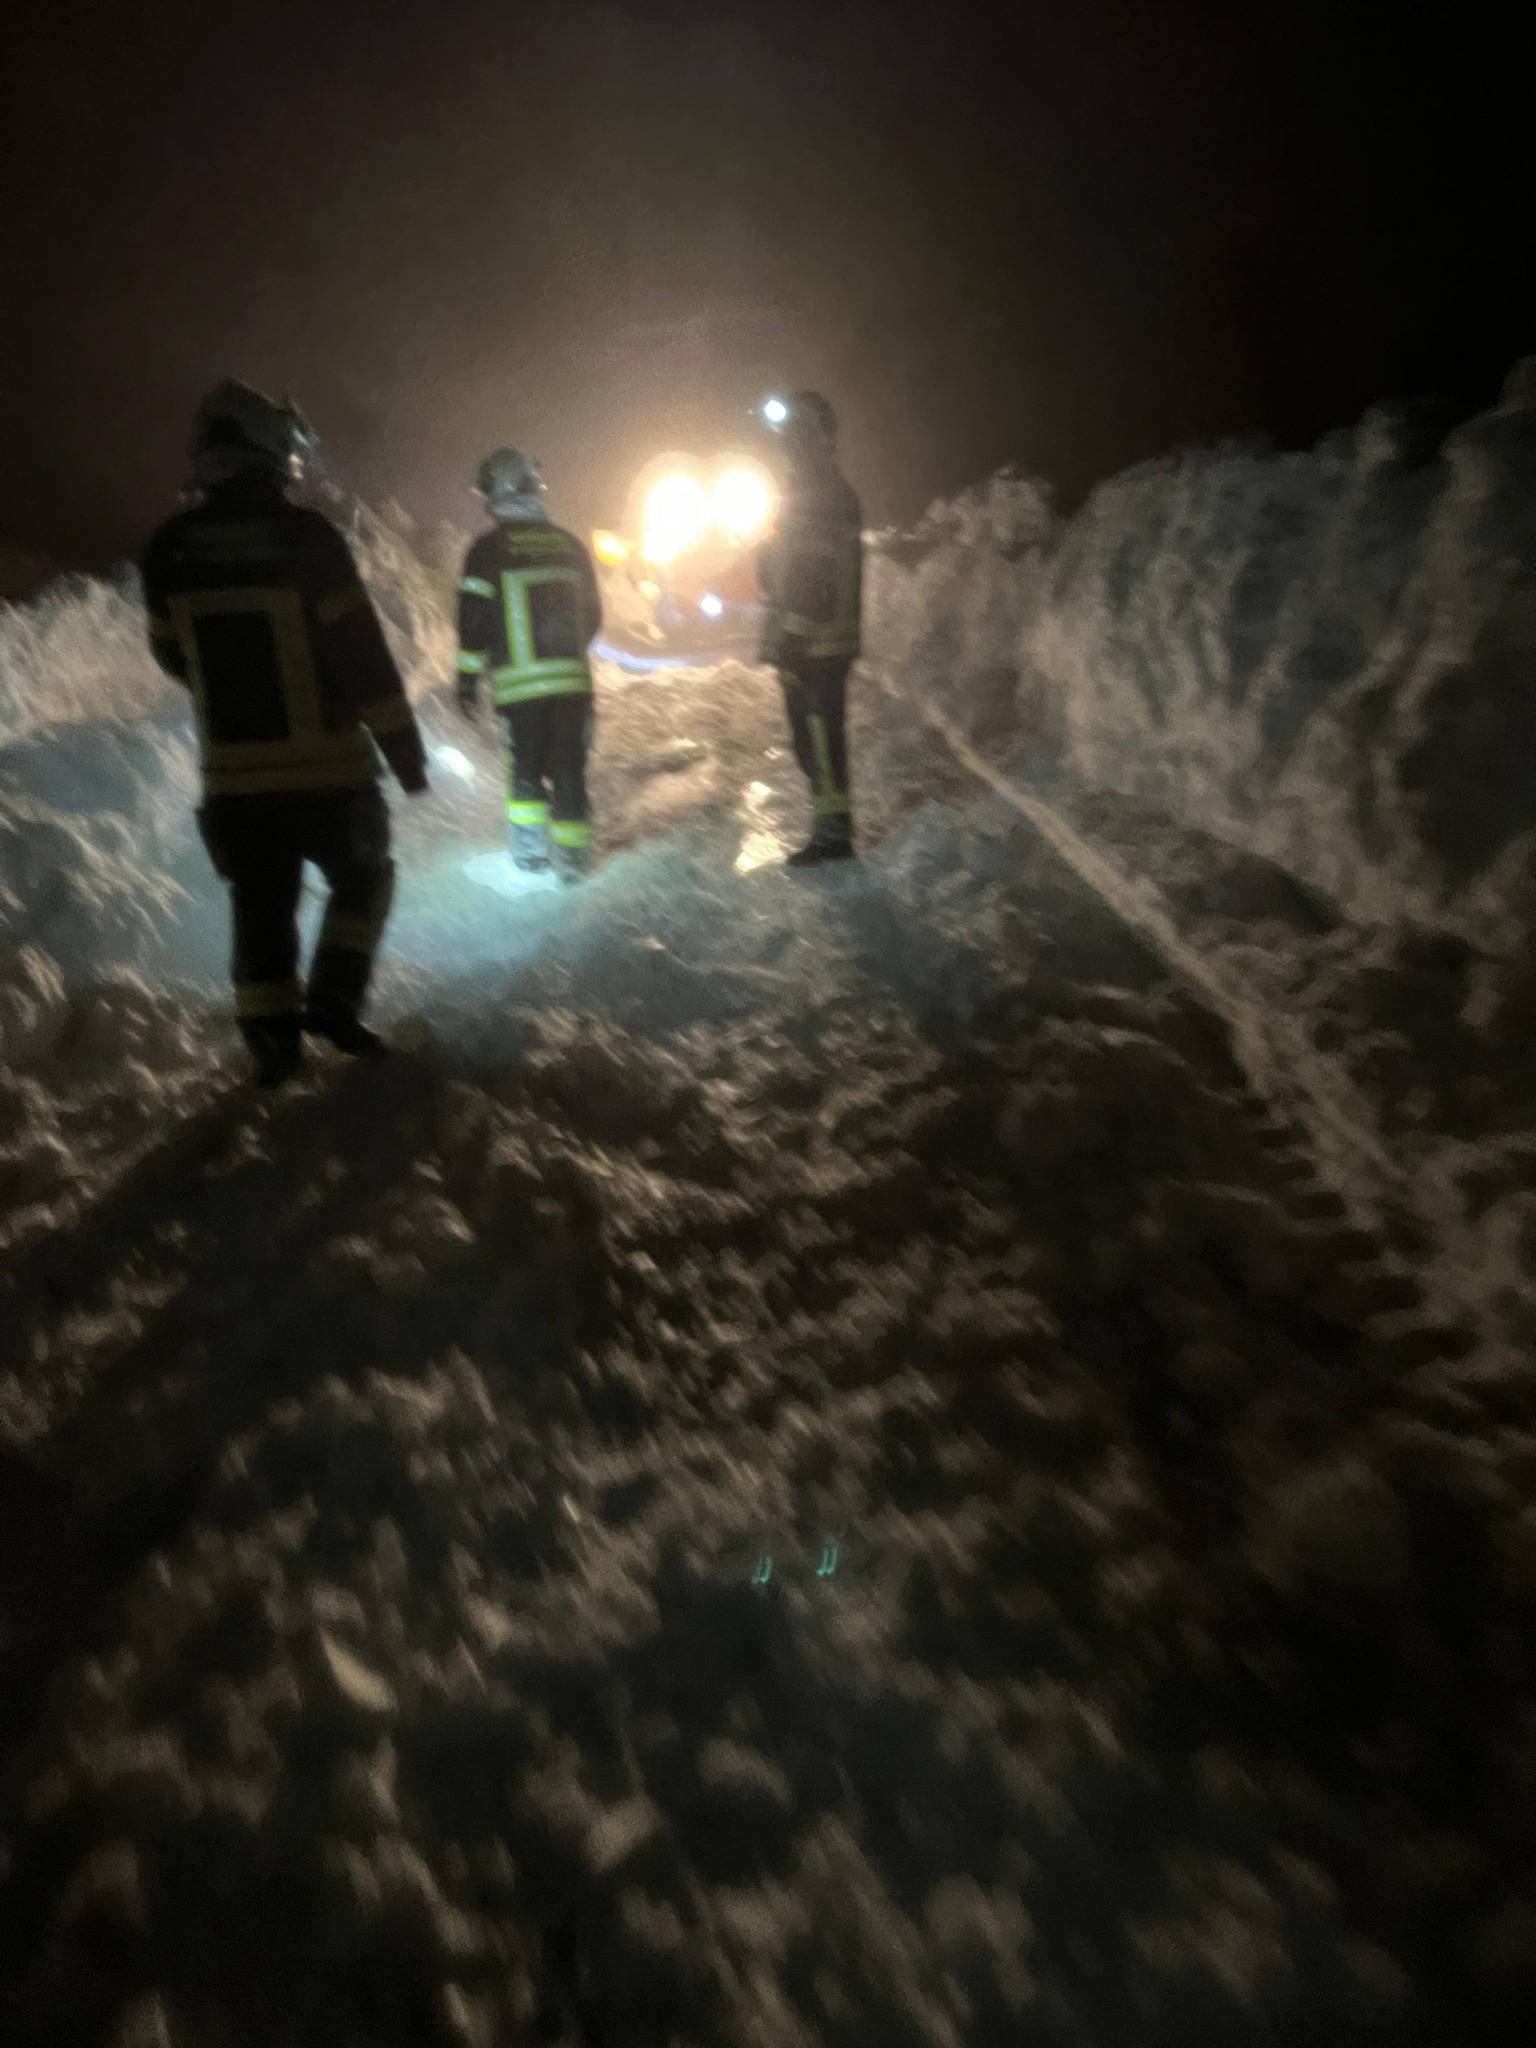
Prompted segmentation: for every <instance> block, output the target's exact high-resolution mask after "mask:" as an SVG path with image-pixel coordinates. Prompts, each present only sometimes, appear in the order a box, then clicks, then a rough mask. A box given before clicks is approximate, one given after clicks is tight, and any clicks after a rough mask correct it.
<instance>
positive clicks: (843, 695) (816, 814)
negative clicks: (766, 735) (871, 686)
mask: <svg viewBox="0 0 1536 2048" xmlns="http://www.w3.org/2000/svg"><path fill="white" fill-rule="evenodd" d="M852 667H853V663H852V661H851V660H850V659H849V658H848V657H847V656H845V655H836V656H830V657H823V658H811V657H806V658H805V659H803V660H801V661H799V662H797V663H796V664H795V666H794V668H792V669H791V668H781V669H780V670H779V682H780V684H781V686H782V688H783V691H784V709H785V710H786V712H787V713H788V714H789V733H790V738H791V740H792V741H793V743H794V749H795V759H796V760H797V761H798V762H799V764H800V767H801V770H802V772H803V773H804V775H805V777H806V780H807V781H808V782H809V783H810V785H811V812H812V817H813V820H814V822H813V826H812V833H813V837H815V838H817V839H846V838H847V837H848V836H849V834H850V833H851V831H852V829H853V819H852V811H853V806H852V801H851V799H850V796H849V790H848V671H849V670H850V669H851V668H852Z"/></svg>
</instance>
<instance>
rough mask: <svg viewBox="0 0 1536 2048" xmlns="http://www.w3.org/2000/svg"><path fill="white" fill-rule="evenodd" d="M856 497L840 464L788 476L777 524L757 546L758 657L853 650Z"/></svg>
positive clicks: (787, 664)
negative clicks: (763, 608) (759, 595)
mask: <svg viewBox="0 0 1536 2048" xmlns="http://www.w3.org/2000/svg"><path fill="white" fill-rule="evenodd" d="M861 524H862V522H861V517H860V512H859V501H858V498H857V496H856V495H855V493H854V490H853V486H852V485H851V484H850V483H849V482H848V480H847V478H846V477H845V476H843V475H842V474H841V472H840V471H838V470H836V469H834V468H831V467H828V468H827V469H826V470H824V471H820V470H819V471H815V472H812V473H810V474H802V475H798V476H795V477H792V478H791V480H790V484H789V488H788V489H787V490H786V491H785V493H784V497H783V500H782V502H781V504H780V507H779V520H778V526H777V528H776V529H775V531H774V533H773V535H772V537H771V538H770V539H768V540H767V541H765V542H764V543H763V546H762V547H761V549H760V550H759V552H758V558H757V572H758V582H759V584H760V586H761V588H762V593H763V598H764V602H765V604H766V606H767V611H766V614H765V617H764V620H763V634H762V644H761V649H760V653H761V658H762V660H764V661H771V662H776V663H778V664H779V665H780V666H781V667H783V668H790V669H792V668H794V667H795V666H796V664H797V663H799V662H802V661H819V660H830V659H834V658H839V657H841V658H842V659H845V660H852V659H853V657H854V656H855V655H857V653H858V652H859V645H860V639H859V628H860V617H859V614H860V608H861V600H862V584H863V574H864V538H863V534H862V531H861Z"/></svg>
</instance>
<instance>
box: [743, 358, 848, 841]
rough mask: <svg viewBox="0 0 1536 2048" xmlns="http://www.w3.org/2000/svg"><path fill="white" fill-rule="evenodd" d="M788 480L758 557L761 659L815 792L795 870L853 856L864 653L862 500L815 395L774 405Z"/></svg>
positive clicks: (767, 413) (828, 411) (771, 416)
mask: <svg viewBox="0 0 1536 2048" xmlns="http://www.w3.org/2000/svg"><path fill="white" fill-rule="evenodd" d="M763 417H764V418H765V419H766V420H767V421H768V422H769V424H770V425H771V426H773V428H774V430H775V431H776V432H777V433H778V434H779V435H780V436H781V437H782V439H783V442H784V449H785V454H786V456H787V458H788V469H789V475H788V478H787V481H786V484H785V489H784V495H783V499H782V502H781V504H780V507H779V517H778V524H777V528H776V530H775V532H774V534H773V535H772V537H771V538H770V539H769V540H768V541H766V542H765V543H764V545H763V547H762V549H761V550H760V552H759V555H758V579H759V582H760V585H761V588H762V594H763V599H764V602H765V605H766V613H765V617H764V621H763V636H762V642H761V645H760V649H759V659H760V660H762V661H765V662H769V663H771V664H772V665H773V667H774V668H776V669H777V670H778V674H779V682H780V684H781V686H782V688H783V691H784V707H785V710H786V711H787V713H788V715H789V730H790V737H791V739H792V741H793V743H794V749H795V759H796V760H797V761H798V762H799V764H800V767H801V770H802V772H803V773H804V775H805V777H806V779H807V781H808V782H809V783H810V785H811V812H812V819H811V836H810V838H809V840H808V841H807V843H806V844H805V845H804V846H802V847H801V848H799V850H798V851H797V852H795V853H792V854H790V855H789V857H788V863H787V864H788V865H789V866H790V867H807V866H810V865H811V864H813V863H815V862H817V861H825V860H846V859H848V858H849V856H850V855H851V854H852V852H853V811H852V803H851V800H850V796H849V788H848V737H847V697H848V671H849V670H850V669H851V668H852V667H853V664H854V662H855V660H856V659H857V658H858V653H859V611H860V594H861V583H862V576H863V558H864V548H863V539H862V535H861V532H860V514H859V501H858V498H857V497H856V496H855V495H854V491H853V487H852V486H851V485H850V484H849V482H848V480H847V478H846V477H844V476H843V474H842V473H841V471H840V470H839V469H838V466H837V417H836V415H835V414H834V412H833V410H832V407H831V406H830V405H829V404H828V402H827V400H826V399H825V398H823V397H822V395H821V393H820V392H819V391H799V392H796V394H795V395H794V397H793V398H790V399H788V400H782V399H771V400H769V402H768V403H767V405H765V406H764V408H763Z"/></svg>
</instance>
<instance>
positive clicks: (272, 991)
mask: <svg viewBox="0 0 1536 2048" xmlns="http://www.w3.org/2000/svg"><path fill="white" fill-rule="evenodd" d="M303 1007H304V991H303V990H302V989H301V988H300V987H299V984H298V983H297V982H296V981H237V982H236V983H235V1015H236V1016H237V1017H286V1016H287V1015H288V1014H289V1013H290V1012H291V1011H296V1010H302V1009H303Z"/></svg>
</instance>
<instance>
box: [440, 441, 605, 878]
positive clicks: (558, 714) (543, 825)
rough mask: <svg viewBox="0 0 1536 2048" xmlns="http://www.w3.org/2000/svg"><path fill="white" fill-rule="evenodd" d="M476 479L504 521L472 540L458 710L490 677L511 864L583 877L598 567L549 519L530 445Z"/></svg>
mask: <svg viewBox="0 0 1536 2048" xmlns="http://www.w3.org/2000/svg"><path fill="white" fill-rule="evenodd" d="M475 487H476V489H477V490H478V491H479V493H480V495H481V497H482V498H484V500H485V503H486V509H487V510H488V511H489V512H490V514H491V517H492V518H493V519H494V520H495V522H496V523H495V525H494V526H492V527H491V528H490V529H489V531H488V532H486V533H483V534H481V535H480V537H479V539H478V540H476V541H475V542H474V544H473V545H472V546H471V548H470V550H469V553H468V555H467V556H466V557H465V561H464V574H463V576H462V577H461V579H460V581H459V657H458V701H459V708H460V709H461V710H462V711H463V712H464V713H465V714H466V716H469V717H474V716H475V715H477V713H478V710H479V706H480V700H481V695H482V692H483V690H484V689H485V688H486V687H487V686H488V687H489V690H490V696H491V701H492V702H493V703H494V704H495V706H496V711H497V715H498V717H499V718H500V720H501V727H502V735H503V740H504V743H505V748H506V759H507V845H508V850H509V851H510V853H511V855H512V859H513V860H514V862H515V863H516V864H517V866H518V867H519V868H522V869H523V870H525V871H526V872H528V873H537V872H539V871H541V870H544V869H548V868H549V867H550V866H551V865H553V867H554V871H555V873H556V875H557V876H558V878H559V879H560V880H561V881H562V882H567V883H571V882H579V881H580V880H581V878H582V877H583V876H584V875H585V874H586V873H587V871H588V868H589V865H590V863H591V857H592V823H591V813H590V810H589V808H588V803H587V750H588V748H589V746H590V745H591V739H592V667H591V662H590V660H589V659H588V655H587V649H588V647H589V646H590V645H591V643H592V641H593V639H594V638H595V637H596V635H597V632H598V629H599V627H600V626H601V625H602V606H601V602H600V600H599V598H598V592H597V575H596V572H595V570H594V569H593V567H592V561H591V557H590V556H589V555H588V553H587V551H586V549H585V548H584V547H583V546H582V544H581V542H580V541H579V540H578V539H577V538H576V536H575V535H574V534H571V533H567V532H566V531H565V529H564V528H563V527H559V526H554V525H552V524H551V523H550V520H549V516H548V514H547V512H546V511H545V508H544V479H543V477H542V475H541V474H540V472H539V468H538V465H537V464H536V463H534V462H532V461H530V460H529V458H528V457H527V456H526V455H522V454H519V453H518V451H517V450H516V449H515V448H498V449H497V451H496V452H495V454H494V455H488V456H487V457H486V459H485V461H484V462H482V463H481V465H480V469H479V472H478V474H477V476H476V478H475Z"/></svg>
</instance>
